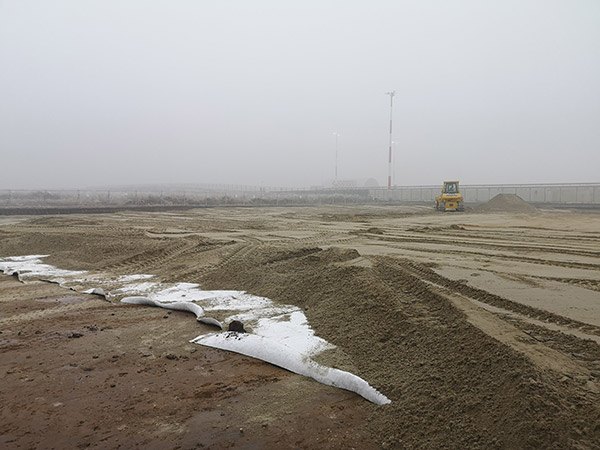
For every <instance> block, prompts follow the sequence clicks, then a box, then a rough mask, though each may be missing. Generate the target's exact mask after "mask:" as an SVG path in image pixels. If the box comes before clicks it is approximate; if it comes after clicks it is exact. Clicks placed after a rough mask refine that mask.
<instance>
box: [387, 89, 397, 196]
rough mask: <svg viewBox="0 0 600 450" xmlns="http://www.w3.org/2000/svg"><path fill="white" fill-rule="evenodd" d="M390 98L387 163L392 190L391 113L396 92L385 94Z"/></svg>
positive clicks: (389, 187) (389, 185)
mask: <svg viewBox="0 0 600 450" xmlns="http://www.w3.org/2000/svg"><path fill="white" fill-rule="evenodd" d="M385 95H389V96H390V153H389V161H388V189H391V188H392V112H393V111H394V95H396V91H391V92H386V93H385Z"/></svg>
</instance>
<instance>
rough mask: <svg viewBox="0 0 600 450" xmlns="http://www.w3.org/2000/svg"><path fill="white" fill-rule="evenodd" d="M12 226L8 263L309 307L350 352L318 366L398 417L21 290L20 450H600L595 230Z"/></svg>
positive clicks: (452, 218)
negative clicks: (353, 379)
mask: <svg viewBox="0 0 600 450" xmlns="http://www.w3.org/2000/svg"><path fill="white" fill-rule="evenodd" d="M0 220H2V221H6V224H5V225H3V226H0V256H12V255H26V254H50V255H52V256H51V257H50V258H48V262H49V263H51V264H54V265H56V266H58V267H60V268H65V269H78V270H80V269H85V270H90V271H94V272H97V273H98V275H99V276H101V277H106V278H109V277H114V276H118V275H124V274H135V273H151V274H156V275H157V276H158V277H159V278H160V279H162V280H164V281H170V282H173V281H188V282H198V283H200V284H201V285H202V286H203V287H205V288H207V289H241V290H246V291H248V292H250V293H253V294H258V295H263V296H267V297H269V298H271V299H273V300H274V301H277V302H282V303H288V304H295V305H298V306H301V307H303V308H304V310H305V313H306V315H307V317H308V319H309V321H310V323H311V324H312V326H313V328H314V329H315V330H316V332H317V334H318V335H320V336H322V337H323V338H325V339H327V340H328V341H330V342H332V343H333V344H336V345H337V346H338V347H337V349H336V350H334V351H330V352H327V354H323V355H321V359H322V361H323V362H325V363H327V364H329V365H333V366H336V367H339V368H341V369H344V370H350V371H352V372H354V373H357V374H358V375H360V376H362V377H363V378H365V379H366V380H367V381H369V383H371V384H372V385H373V386H375V387H376V388H377V389H379V390H380V391H381V392H382V393H384V394H385V395H387V396H388V397H389V398H390V399H391V400H392V403H391V404H390V405H387V406H383V407H377V406H374V405H371V404H369V403H368V402H366V401H364V400H362V399H361V398H360V397H358V396H356V395H354V394H351V393H348V392H345V391H339V390H336V389H334V388H330V387H326V386H322V385H318V384H317V383H315V382H312V381H310V380H306V379H303V378H301V377H299V376H296V375H292V374H289V373H287V372H286V371H284V370H281V369H278V368H275V367H273V366H270V365H268V364H266V363H262V362H258V361H254V360H251V359H249V358H245V357H242V356H239V355H234V354H229V353H225V352H220V351H216V350H211V349H206V348H202V347H199V346H193V345H190V344H187V341H188V340H189V339H191V338H193V337H195V336H196V335H198V334H200V333H202V332H204V331H205V329H204V328H203V326H201V325H199V324H197V323H196V322H195V321H194V320H193V319H191V318H190V317H188V316H186V315H185V314H183V313H172V314H167V313H165V311H164V310H158V309H154V308H142V307H136V306H123V305H120V304H117V303H109V302H105V301H101V300H98V299H97V298H89V297H86V296H79V294H77V296H76V298H72V299H70V300H68V299H65V297H68V296H73V293H69V292H68V291H66V292H65V291H64V290H61V289H59V288H58V287H56V286H54V285H49V284H46V283H34V284H28V285H22V284H20V283H18V282H17V281H16V280H15V279H13V278H9V277H4V278H3V279H2V280H0V281H1V283H0V331H2V334H0V355H2V358H1V361H0V377H1V378H2V383H1V385H0V396H1V400H2V402H1V404H2V406H1V407H0V408H1V411H0V412H1V415H0V417H1V421H0V433H1V434H2V436H0V444H2V446H4V447H9V448H18V447H20V446H21V447H29V446H38V447H44V448H46V447H47V448H52V447H54V448H64V447H65V446H67V447H74V446H80V447H84V446H92V447H93V446H97V447H108V448H116V447H118V446H119V445H121V446H122V447H124V448H127V447H132V446H135V445H138V446H142V445H143V446H144V447H150V448H152V447H154V448H165V447H167V445H170V447H172V448H175V447H177V446H179V447H180V448H195V447H198V448H199V447H200V446H202V445H204V446H206V447H208V448H226V447H229V446H232V445H237V446H245V447H246V448H314V447H316V446H318V447H321V448H349V447H355V448H377V447H378V446H383V447H388V448H598V447H600V407H599V406H598V405H600V300H599V299H600V270H599V269H600V215H598V214H580V213H576V212H575V213H574V212H560V211H559V212H542V213H539V214H514V213H488V214H474V213H463V214H443V213H433V212H432V211H431V210H430V209H427V208H422V207H403V208H398V207H394V208H390V207H377V206H370V207H367V206H365V207H319V208H293V209H292V208H285V209H277V208H270V209H205V210H196V211H188V212H175V213H140V212H138V213H133V212H130V213H115V214H107V215H70V216H54V217H38V218H27V219H26V220H23V221H21V222H19V223H14V222H15V219H14V218H5V219H0ZM11 222H12V223H11ZM0 223H1V222H0ZM40 299H49V300H47V301H39V300H40ZM61 299H62V300H61ZM113 314H114V315H113ZM163 317H166V318H163ZM73 333H75V334H82V336H81V337H74V334H73ZM112 385H114V386H112ZM57 404H58V406H55V405H57ZM59 427H60V428H61V429H62V430H63V431H60V430H59V429H58V428H59ZM240 429H242V430H240Z"/></svg>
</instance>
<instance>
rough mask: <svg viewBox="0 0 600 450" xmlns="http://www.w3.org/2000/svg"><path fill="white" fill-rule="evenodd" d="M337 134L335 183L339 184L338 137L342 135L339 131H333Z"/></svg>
mask: <svg viewBox="0 0 600 450" xmlns="http://www.w3.org/2000/svg"><path fill="white" fill-rule="evenodd" d="M333 135H334V136H335V179H334V184H335V185H337V180H338V138H339V137H340V133H338V132H337V131H336V132H334V133H333Z"/></svg>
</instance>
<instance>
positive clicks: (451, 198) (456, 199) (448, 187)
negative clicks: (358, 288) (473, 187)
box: [435, 181, 465, 211]
mask: <svg viewBox="0 0 600 450" xmlns="http://www.w3.org/2000/svg"><path fill="white" fill-rule="evenodd" d="M435 209H437V210H438V211H464V210H465V206H464V203H463V197H462V195H461V194H460V190H459V188H458V181H444V187H442V195H439V196H437V197H436V198H435Z"/></svg>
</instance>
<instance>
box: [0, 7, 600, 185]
mask: <svg viewBox="0 0 600 450" xmlns="http://www.w3.org/2000/svg"><path fill="white" fill-rule="evenodd" d="M391 90H396V97H395V98H394V137H393V138H394V141H395V142H396V144H395V146H394V156H395V158H394V159H395V162H394V174H395V178H394V183H395V184H398V185H419V184H439V183H441V181H442V180H444V179H459V180H461V182H463V183H465V184H469V183H535V182H587V181H600V175H599V173H600V170H599V168H600V1H598V0H564V1H561V0H502V1H491V0H490V1H482V0H472V1H467V0H456V1H449V0H439V1H433V0H415V1H402V0H393V1H392V0H390V1H383V0H382V1H377V0H371V1H351V0H345V1H331V0H318V1H313V0H303V1H293V2H292V1H284V0H273V1H267V0H246V1H243V0H239V1H238V0H218V1H217V0H213V1H201V0H196V1H183V0H180V1H177V0H169V1H166V0H165V1H153V0H118V1H117V0H114V1H110V0H102V1H100V0H98V1H85V0H72V1H66V0H53V1H50V0H40V1H27V0H0V155H1V160H0V188H4V189H6V188H13V189H17V188H70V187H86V186H93V185H107V184H133V183H149V182H154V183H194V182H198V183H236V184H254V185H259V184H262V185H265V186H310V185H318V184H322V183H323V184H327V183H330V182H331V180H332V179H333V176H334V169H335V167H334V166H335V164H334V162H335V136H334V135H333V132H339V133H340V138H339V158H338V170H339V178H341V179H352V178H357V179H366V178H371V177H373V178H376V179H377V180H378V181H379V183H380V184H381V185H384V184H385V183H386V179H387V171H388V164H387V158H388V132H389V97H388V96H386V95H385V92H386V91H391Z"/></svg>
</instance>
